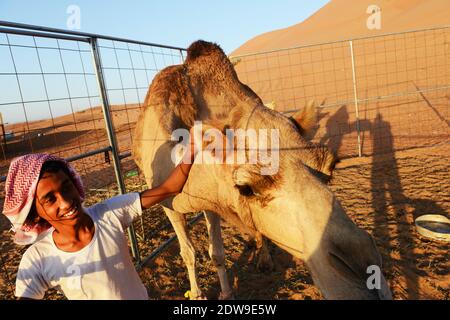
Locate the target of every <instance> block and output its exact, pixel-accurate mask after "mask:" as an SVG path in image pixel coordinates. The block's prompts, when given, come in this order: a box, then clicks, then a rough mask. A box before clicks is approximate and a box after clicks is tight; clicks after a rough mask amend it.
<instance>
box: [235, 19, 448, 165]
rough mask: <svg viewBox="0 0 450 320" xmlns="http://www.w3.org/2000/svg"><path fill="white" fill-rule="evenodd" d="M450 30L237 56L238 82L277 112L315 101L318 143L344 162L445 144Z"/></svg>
mask: <svg viewBox="0 0 450 320" xmlns="http://www.w3.org/2000/svg"><path fill="white" fill-rule="evenodd" d="M449 48H450V28H448V27H446V28H434V29H429V30H420V31H414V32H405V33H398V34H390V35H384V36H377V37H368V38H359V39H354V40H345V41H336V42H333V43H325V44H318V45H308V46H301V47H296V48H290V49H281V50H273V51H270V52H259V53H254V54H246V55H242V56H234V57H232V60H233V61H234V63H235V68H236V70H237V73H238V75H239V76H240V78H241V80H242V81H243V82H244V83H246V84H247V85H249V86H250V87H251V88H252V89H253V90H254V91H255V92H256V93H257V94H258V95H259V96H260V97H261V98H262V99H263V101H264V102H265V103H266V104H268V105H270V106H271V107H275V109H276V110H279V111H281V112H287V113H288V114H291V113H292V112H293V111H295V110H298V109H300V108H301V107H302V106H304V105H306V103H307V101H309V100H315V101H316V103H317V104H318V105H320V108H319V115H318V117H319V120H320V126H319V129H318V130H317V131H316V132H314V133H313V134H312V137H313V140H314V141H317V142H322V143H326V144H327V145H329V146H330V147H331V148H332V149H334V150H335V151H337V152H338V153H339V155H340V156H341V157H351V156H355V155H359V154H361V155H372V154H375V153H385V152H392V151H396V150H402V149H408V148H414V147H425V146H431V145H435V144H439V143H447V142H448V137H449V133H450V131H449V120H448V119H449V100H450V99H449V93H450V74H449V72H450V71H449V70H450V68H449V66H450V55H449Z"/></svg>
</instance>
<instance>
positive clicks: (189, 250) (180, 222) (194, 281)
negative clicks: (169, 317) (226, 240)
mask: <svg viewBox="0 0 450 320" xmlns="http://www.w3.org/2000/svg"><path fill="white" fill-rule="evenodd" d="M163 208H164V212H165V213H166V215H167V217H168V218H169V220H170V223H171V224H172V226H173V228H174V230H175V233H176V235H177V237H178V242H179V243H180V255H181V257H182V258H183V261H184V263H185V264H186V268H187V271H188V275H189V282H190V285H191V294H190V299H192V300H196V299H204V298H205V297H204V295H203V293H202V291H201V290H200V288H199V286H198V277H197V269H196V266H195V264H196V262H195V249H194V246H193V244H192V241H191V238H190V237H189V234H188V230H187V225H186V217H185V216H184V214H182V213H179V212H177V211H173V210H170V209H168V208H165V207H163Z"/></svg>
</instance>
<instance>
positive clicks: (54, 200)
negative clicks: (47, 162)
mask: <svg viewBox="0 0 450 320" xmlns="http://www.w3.org/2000/svg"><path fill="white" fill-rule="evenodd" d="M36 211H37V213H38V215H39V216H40V217H41V218H43V219H45V220H47V221H48V222H49V223H50V224H51V225H52V226H53V227H55V228H56V229H57V227H58V226H59V225H75V224H76V223H77V221H78V219H79V218H80V217H81V215H82V214H83V209H82V207H81V199H80V194H79V193H78V190H77V188H76V187H75V185H74V184H73V182H72V180H71V179H70V178H69V177H68V176H67V175H66V174H65V173H64V172H63V171H62V170H59V171H58V172H55V173H51V172H46V173H44V174H43V176H42V177H41V178H40V179H39V182H38V185H37V188H36Z"/></svg>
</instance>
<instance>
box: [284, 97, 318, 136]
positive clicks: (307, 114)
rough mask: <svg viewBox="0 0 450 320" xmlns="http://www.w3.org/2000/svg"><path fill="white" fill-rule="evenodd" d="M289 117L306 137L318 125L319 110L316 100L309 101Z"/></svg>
mask: <svg viewBox="0 0 450 320" xmlns="http://www.w3.org/2000/svg"><path fill="white" fill-rule="evenodd" d="M289 119H290V120H291V121H292V122H293V123H294V124H295V126H296V127H297V129H298V130H299V131H300V134H301V135H302V136H303V137H305V136H306V135H307V134H308V133H309V132H310V131H311V130H312V129H313V128H315V127H316V125H317V111H316V104H315V102H314V100H310V101H308V103H307V104H306V106H305V107H304V108H303V109H301V110H299V111H297V112H296V113H294V114H293V115H292V116H290V117H289Z"/></svg>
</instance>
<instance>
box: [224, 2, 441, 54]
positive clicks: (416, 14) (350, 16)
mask: <svg viewBox="0 0 450 320" xmlns="http://www.w3.org/2000/svg"><path fill="white" fill-rule="evenodd" d="M371 4H377V5H378V6H379V7H380V8H381V29H380V30H377V29H374V30H369V29H368V28H367V26H366V21H367V18H368V17H369V14H367V13H366V10H367V8H368V6H369V5H371ZM449 24H450V1H448V0H379V1H373V0H358V1H354V0H332V1H330V2H329V3H328V4H326V5H325V6H324V7H322V8H321V9H320V10H319V11H317V12H316V13H314V14H313V15H312V16H310V17H309V18H308V19H306V20H305V21H303V22H301V23H298V24H296V25H293V26H291V27H288V28H285V29H280V30H274V31H270V32H267V33H264V34H261V35H259V36H257V37H255V38H253V39H251V40H249V41H247V42H246V43H244V44H243V45H242V46H240V47H239V48H238V49H236V50H235V51H233V52H232V54H231V55H232V56H234V55H240V54H246V53H252V52H258V51H266V50H273V49H278V48H287V47H293V46H298V45H303V44H311V43H322V42H327V41H334V40H341V39H348V38H353V37H360V36H368V35H376V34H385V33H389V32H400V31H406V30H411V29H422V28H428V27H434V26H442V25H449Z"/></svg>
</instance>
